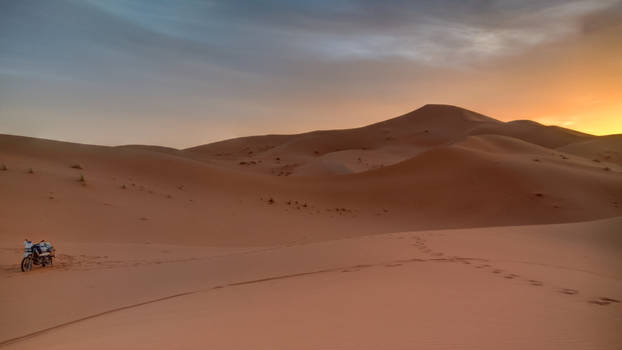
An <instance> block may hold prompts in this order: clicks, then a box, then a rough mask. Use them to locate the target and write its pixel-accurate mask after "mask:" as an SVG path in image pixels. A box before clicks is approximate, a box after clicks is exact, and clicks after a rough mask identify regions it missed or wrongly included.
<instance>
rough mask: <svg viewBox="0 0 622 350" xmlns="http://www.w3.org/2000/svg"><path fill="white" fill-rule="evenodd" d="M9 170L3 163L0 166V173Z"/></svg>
mask: <svg viewBox="0 0 622 350" xmlns="http://www.w3.org/2000/svg"><path fill="white" fill-rule="evenodd" d="M7 170H9V168H7V167H6V164H4V163H2V164H0V171H7Z"/></svg>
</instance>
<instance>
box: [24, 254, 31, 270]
mask: <svg viewBox="0 0 622 350" xmlns="http://www.w3.org/2000/svg"><path fill="white" fill-rule="evenodd" d="M30 270H32V259H31V258H30V257H25V258H23V259H22V272H28V271H30Z"/></svg>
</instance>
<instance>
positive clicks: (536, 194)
mask: <svg viewBox="0 0 622 350" xmlns="http://www.w3.org/2000/svg"><path fill="white" fill-rule="evenodd" d="M534 195H535V196H536V197H543V196H544V194H543V193H540V192H536V193H534Z"/></svg>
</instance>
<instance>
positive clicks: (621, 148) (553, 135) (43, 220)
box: [0, 105, 622, 245]
mask: <svg viewBox="0 0 622 350" xmlns="http://www.w3.org/2000/svg"><path fill="white" fill-rule="evenodd" d="M0 163H2V164H4V165H6V168H7V170H5V171H0V188H1V191H2V197H3V198H2V201H0V213H1V214H0V216H1V220H2V221H1V222H2V227H0V229H1V231H2V235H3V236H4V238H11V239H21V238H23V237H22V236H30V235H32V237H37V238H38V237H42V238H44V237H55V238H56V239H59V238H60V239H71V240H76V239H78V240H81V239H83V240H85V241H92V240H97V241H100V240H101V241H111V242H118V241H119V239H122V240H123V241H128V242H144V241H153V242H159V243H182V244H187V243H192V244H195V243H196V244H219V245H223V244H225V245H238V244H256V245H265V244H275V243H283V242H301V241H318V240H324V239H326V238H334V237H349V236H353V235H363V234H369V233H380V232H395V231H405V230H418V229H442V228H464V227H481V226H495V225H525V224H546V223H562V222H574V221H585V220H591V219H600V218H607V217H614V216H619V215H622V135H610V136H592V135H587V134H583V133H579V132H576V131H573V130H569V129H564V128H560V127H555V126H543V125H540V124H538V123H535V122H531V121H513V122H507V123H505V122H501V121H498V120H495V119H492V118H489V117H486V116H483V115H481V114H478V113H475V112H471V111H468V110H465V109H462V108H458V107H453V106H446V105H426V106H423V107H422V108H419V109H417V110H415V111H413V112H411V113H408V114H405V115H403V116H400V117H397V118H393V119H390V120H387V121H384V122H380V123H376V124H372V125H369V126H366V127H362V128H356V129H346V130H330V131H314V132H309V133H305V134H298V135H267V136H252V137H243V138H237V139H232V140H226V141H221V142H216V143H211V144H207V145H203V146H198V147H193V148H189V149H185V150H176V149H171V148H166V147H157V146H134V145H132V146H120V147H104V146H90V145H82V144H73V143H66V142H57V141H50V140H43V139H34V138H28V137H19V136H10V135H0ZM0 166H1V164H0ZM80 168H81V169H80ZM29 169H32V173H30V170H29ZM81 176H83V177H84V181H80V178H81ZM448 213H450V214H448Z"/></svg>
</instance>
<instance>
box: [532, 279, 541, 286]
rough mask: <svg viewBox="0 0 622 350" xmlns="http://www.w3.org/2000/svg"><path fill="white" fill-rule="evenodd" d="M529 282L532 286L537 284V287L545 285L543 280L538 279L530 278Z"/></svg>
mask: <svg viewBox="0 0 622 350" xmlns="http://www.w3.org/2000/svg"><path fill="white" fill-rule="evenodd" d="M529 284H531V285H532V286H536V287H540V286H542V285H543V283H542V282H541V281H536V280H529Z"/></svg>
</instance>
